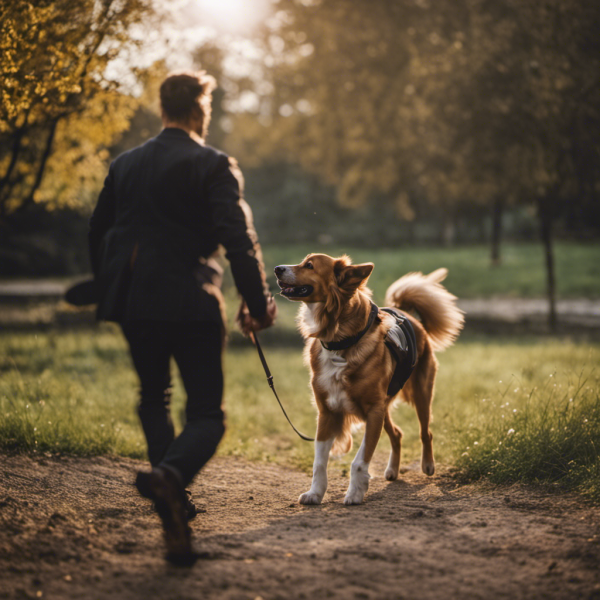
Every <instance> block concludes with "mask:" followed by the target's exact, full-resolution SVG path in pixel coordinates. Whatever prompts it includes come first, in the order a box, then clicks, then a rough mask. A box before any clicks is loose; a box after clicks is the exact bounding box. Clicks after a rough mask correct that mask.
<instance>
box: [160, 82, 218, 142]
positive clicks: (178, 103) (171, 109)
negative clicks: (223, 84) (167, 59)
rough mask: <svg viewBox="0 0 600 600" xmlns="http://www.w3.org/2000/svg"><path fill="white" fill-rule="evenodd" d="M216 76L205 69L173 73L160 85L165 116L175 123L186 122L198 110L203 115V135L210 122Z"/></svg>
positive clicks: (203, 135) (161, 102)
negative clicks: (207, 72) (212, 75)
mask: <svg viewBox="0 0 600 600" xmlns="http://www.w3.org/2000/svg"><path fill="white" fill-rule="evenodd" d="M215 87H216V81H215V79H214V77H211V76H210V75H207V74H206V72H205V71H196V72H194V71H178V72H176V73H171V74H170V75H169V76H168V77H167V78H166V79H165V80H164V81H163V82H162V84H161V86H160V105H161V108H162V111H163V113H164V114H165V116H166V117H167V118H168V119H169V120H170V121H173V122H175V123H185V122H186V121H187V120H188V119H189V118H190V117H191V116H192V115H193V114H194V113H195V112H196V111H198V110H199V111H200V113H201V115H202V137H203V138H204V137H206V131H207V129H208V124H209V122H210V113H211V107H210V103H211V100H212V91H213V90H214V89H215Z"/></svg>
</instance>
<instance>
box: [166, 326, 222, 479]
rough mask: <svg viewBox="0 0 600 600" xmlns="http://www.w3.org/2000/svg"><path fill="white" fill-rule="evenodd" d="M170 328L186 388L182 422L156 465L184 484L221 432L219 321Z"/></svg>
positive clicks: (211, 450)
mask: <svg viewBox="0 0 600 600" xmlns="http://www.w3.org/2000/svg"><path fill="white" fill-rule="evenodd" d="M173 329H174V336H175V338H174V341H173V346H172V348H173V356H174V357H175V362H176V363H177V366H178V367H179V372H180V373H181V379H182V380H183V385H184V387H185V390H186V392H187V405H186V424H185V427H184V429H183V431H182V432H181V434H180V435H179V436H178V437H177V438H176V439H175V441H174V442H173V443H172V444H171V445H170V446H169V449H168V451H167V454H166V456H165V457H164V458H163V460H162V461H161V462H160V466H161V467H167V468H170V469H173V470H175V471H176V472H177V473H178V474H179V475H180V477H181V481H182V484H183V485H184V486H187V485H188V484H189V483H190V482H191V481H192V479H193V477H194V475H196V473H197V472H198V471H199V470H200V469H201V468H202V467H203V466H204V465H205V464H206V463H207V462H208V460H209V459H210V458H211V457H212V456H213V454H214V453H215V451H216V449H217V446H218V444H219V442H220V441H221V438H222V437H223V433H224V432H225V426H224V423H223V420H224V414H223V410H222V408H221V402H222V397H223V370H222V364H221V351H222V336H221V325H220V324H219V323H212V322H198V323H182V324H177V327H174V328H173Z"/></svg>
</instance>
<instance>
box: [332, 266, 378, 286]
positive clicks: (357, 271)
mask: <svg viewBox="0 0 600 600" xmlns="http://www.w3.org/2000/svg"><path fill="white" fill-rule="evenodd" d="M374 267H375V265H374V264H373V263H364V264H362V265H348V266H345V267H342V268H341V269H340V270H339V271H337V272H336V279H337V284H338V286H339V287H340V288H342V289H343V290H346V291H348V292H354V291H355V290H357V289H358V288H359V287H360V286H361V285H362V284H364V283H366V282H367V279H369V276H370V275H371V273H372V271H373V268H374Z"/></svg>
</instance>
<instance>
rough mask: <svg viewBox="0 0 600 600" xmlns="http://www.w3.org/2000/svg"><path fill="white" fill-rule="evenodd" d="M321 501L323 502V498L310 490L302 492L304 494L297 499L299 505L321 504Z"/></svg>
mask: <svg viewBox="0 0 600 600" xmlns="http://www.w3.org/2000/svg"><path fill="white" fill-rule="evenodd" d="M321 500H323V496H320V495H319V494H317V493H316V492H312V491H310V490H309V491H308V492H304V494H300V497H299V498H298V502H299V503H300V504H321Z"/></svg>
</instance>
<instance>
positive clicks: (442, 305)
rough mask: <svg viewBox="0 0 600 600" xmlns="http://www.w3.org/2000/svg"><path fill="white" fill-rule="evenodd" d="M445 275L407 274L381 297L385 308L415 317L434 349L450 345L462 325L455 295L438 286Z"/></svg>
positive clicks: (442, 273) (446, 272)
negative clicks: (412, 311) (389, 307)
mask: <svg viewBox="0 0 600 600" xmlns="http://www.w3.org/2000/svg"><path fill="white" fill-rule="evenodd" d="M446 275H448V269H437V270H436V271H433V273H430V274H429V275H423V273H408V274H407V275H404V277H400V279H398V281H395V282H394V283H392V285H390V287H389V288H388V290H387V292H386V294H385V304H386V306H394V307H396V308H399V309H401V310H404V311H406V312H408V311H411V310H414V311H416V312H417V313H418V314H419V316H420V317H421V321H422V323H423V326H424V327H425V331H427V333H428V334H429V338H430V339H431V342H432V345H433V349H434V350H445V349H446V348H448V347H449V346H451V345H452V344H453V343H454V340H455V339H456V338H457V337H458V334H459V333H460V330H461V329H462V328H463V325H464V322H465V317H464V313H463V311H462V310H460V308H458V307H457V306H456V296H453V295H452V294H451V293H450V292H449V291H448V290H447V289H446V288H445V287H444V286H443V285H441V283H440V281H443V280H444V279H445V278H446Z"/></svg>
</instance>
